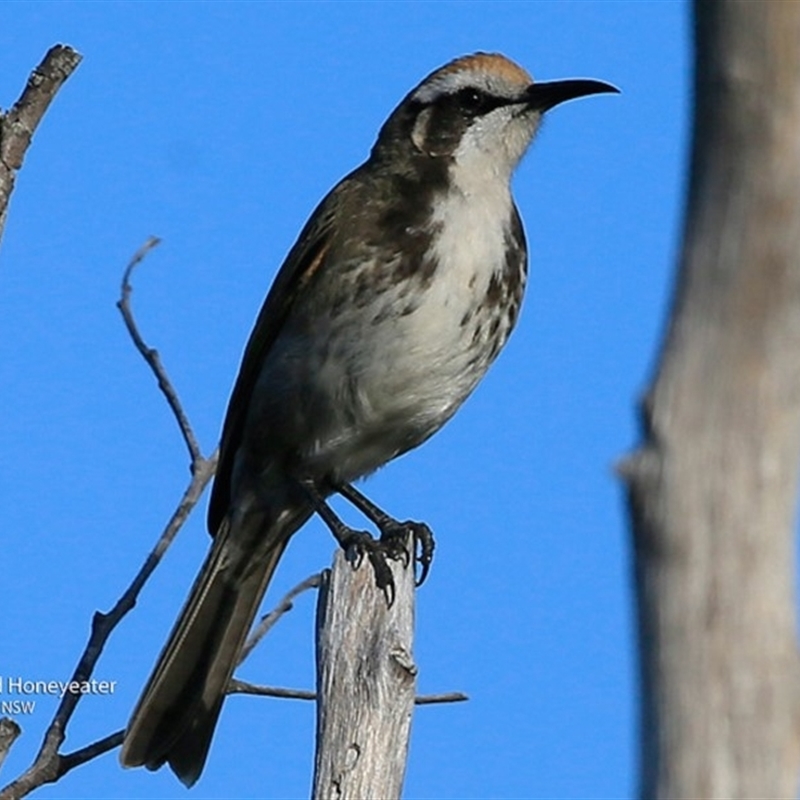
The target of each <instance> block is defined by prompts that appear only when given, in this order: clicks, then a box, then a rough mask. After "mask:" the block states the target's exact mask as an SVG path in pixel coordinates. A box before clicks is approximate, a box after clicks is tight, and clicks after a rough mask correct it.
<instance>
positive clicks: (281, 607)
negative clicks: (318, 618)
mask: <svg viewBox="0 0 800 800" xmlns="http://www.w3.org/2000/svg"><path fill="white" fill-rule="evenodd" d="M321 580H322V575H321V574H320V573H318V572H317V573H315V574H314V575H310V576H309V577H308V578H306V579H305V580H304V581H302V582H301V583H298V584H297V586H295V587H294V589H291V590H289V591H288V592H287V593H286V594H285V595H284V597H283V599H282V600H281V601H280V603H278V605H277V606H275V608H274V609H273V610H272V611H270V612H269V614H265V615H264V616H263V617H261V621H260V622H259V623H258V625H256V627H255V628H254V629H253V632H252V633H251V634H250V636H249V637H248V639H247V641H246V642H245V645H244V647H243V648H242V654H241V655H240V656H239V661H238V662H237V663H236V666H237V667H238V666H239V664H241V663H242V662H243V661H244V660H245V659H246V658H247V656H249V655H250V653H252V652H253V650H254V649H255V647H256V645H257V644H258V643H259V642H260V641H261V640H262V639H263V638H264V637H265V636H266V635H267V633H268V632H269V630H270V628H272V626H273V625H274V624H275V623H276V622H277V621H278V620H279V619H280V618H281V617H282V616H283V615H284V614H285V613H286V612H287V611H291V610H292V608H293V603H292V601H293V600H294V599H295V597H297V595H299V594H302V593H303V592H305V591H307V590H308V589H315V588H317V587H319V584H320V581H321Z"/></svg>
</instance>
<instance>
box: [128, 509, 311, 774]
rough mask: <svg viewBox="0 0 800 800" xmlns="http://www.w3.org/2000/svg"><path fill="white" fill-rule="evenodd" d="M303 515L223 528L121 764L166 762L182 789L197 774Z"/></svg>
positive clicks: (135, 720)
mask: <svg viewBox="0 0 800 800" xmlns="http://www.w3.org/2000/svg"><path fill="white" fill-rule="evenodd" d="M309 514H310V512H306V511H302V512H300V511H299V510H298V511H297V512H296V513H294V514H292V515H290V519H289V520H287V521H286V522H285V523H284V524H282V525H280V527H281V530H280V531H275V530H270V531H268V533H267V535H266V536H265V535H264V531H263V530H261V531H256V530H250V531H247V530H244V531H243V530H241V529H240V530H238V531H236V530H234V529H233V527H232V526H231V525H230V524H228V522H227V521H226V522H225V523H223V525H222V526H221V528H220V530H219V531H218V533H217V535H216V536H215V537H214V544H213V546H212V548H211V551H210V552H209V554H208V556H207V558H206V560H205V563H204V564H203V567H202V569H201V570H200V573H199V574H198V576H197V578H196V580H195V582H194V585H193V586H192V590H191V592H190V594H189V598H188V600H187V601H186V605H185V606H184V608H183V610H182V611H181V614H180V616H179V617H178V621H177V622H176V623H175V627H174V628H173V629H172V633H171V634H170V637H169V639H168V640H167V643H166V645H165V646H164V650H163V651H162V653H161V656H160V657H159V659H158V663H157V664H156V666H155V669H154V670H153V673H152V675H151V676H150V680H149V681H148V682H147V685H146V686H145V689H144V691H143V692H142V696H141V697H140V698H139V702H138V703H137V705H136V708H135V709H134V712H133V715H132V716H131V719H130V722H129V723H128V728H127V730H126V732H125V741H124V743H123V745H122V753H121V754H120V761H121V762H122V765H123V766H125V767H138V766H142V765H144V766H146V767H147V768H148V769H158V768H159V767H161V766H162V765H163V764H165V763H169V765H170V767H171V768H172V770H173V772H175V774H176V775H177V776H178V778H180V780H181V781H182V782H183V783H184V784H185V785H186V786H191V785H192V784H193V783H194V782H195V781H196V780H197V779H198V778H199V777H200V773H201V772H202V770H203V766H204V764H205V761H206V756H207V755H208V749H209V747H210V745H211V738H212V736H213V734H214V728H215V727H216V724H217V718H218V717H219V713H220V710H221V709H222V702H223V700H224V699H225V690H226V688H227V685H228V681H229V680H230V678H231V676H232V674H233V670H234V668H235V666H236V661H237V659H238V657H239V653H240V651H241V649H242V645H243V644H244V640H245V637H246V636H247V632H248V630H249V629H250V626H251V625H252V622H253V619H254V618H255V615H256V612H257V611H258V607H259V605H260V603H261V599H262V598H263V596H264V593H265V592H266V589H267V584H268V583H269V581H270V578H271V577H272V574H273V573H274V571H275V568H276V566H277V564H278V561H279V559H280V557H281V555H282V554H283V551H284V549H285V548H286V544H287V542H288V540H289V537H290V536H291V534H292V533H294V531H296V530H297V529H298V528H299V527H300V526H301V525H302V524H303V522H305V520H306V519H307V518H308V516H309ZM251 524H252V523H251ZM276 534H278V535H276Z"/></svg>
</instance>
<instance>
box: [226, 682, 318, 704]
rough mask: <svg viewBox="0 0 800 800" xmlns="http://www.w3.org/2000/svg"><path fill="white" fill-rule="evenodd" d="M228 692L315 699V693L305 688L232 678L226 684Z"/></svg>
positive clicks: (291, 698)
mask: <svg viewBox="0 0 800 800" xmlns="http://www.w3.org/2000/svg"><path fill="white" fill-rule="evenodd" d="M228 694H253V695H257V696H259V697H280V698H282V699H284V700H316V699H317V693H316V692H309V691H307V690H306V689H283V688H281V687H279V686H260V685H258V684H255V683H248V682H247V681H240V680H239V679H238V678H232V679H231V681H230V683H229V684H228Z"/></svg>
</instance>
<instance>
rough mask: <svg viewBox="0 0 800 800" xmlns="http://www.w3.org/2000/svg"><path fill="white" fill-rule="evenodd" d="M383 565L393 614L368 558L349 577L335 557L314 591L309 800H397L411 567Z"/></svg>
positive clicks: (404, 740)
mask: <svg viewBox="0 0 800 800" xmlns="http://www.w3.org/2000/svg"><path fill="white" fill-rule="evenodd" d="M389 563H390V566H391V569H392V574H393V575H394V580H395V585H396V597H395V599H394V602H393V604H392V605H391V607H388V606H387V602H386V599H385V597H384V595H383V593H382V592H381V591H379V590H378V589H376V588H375V575H374V572H373V570H372V567H371V565H370V563H369V560H368V559H366V558H365V559H364V563H362V564H361V566H360V567H359V569H357V570H355V569H353V567H352V565H351V564H350V563H349V562H348V561H347V558H346V557H345V555H344V553H343V552H342V551H337V553H336V556H335V558H334V566H333V570H332V571H331V572H330V573H326V578H325V580H323V582H322V585H321V586H320V595H319V602H318V607H317V608H318V610H317V752H316V759H315V761H316V763H315V770H314V789H313V798H314V800H323V798H324V800H333V799H334V798H335V799H336V800H365V798H381V800H392V798H398V797H400V793H401V790H402V787H403V777H404V775H405V768H406V757H407V754H408V740H409V735H410V732H411V714H412V712H413V709H414V696H415V689H416V672H417V670H416V667H415V666H414V660H413V655H412V643H413V635H414V568H413V566H412V565H409V566H408V567H404V566H403V565H402V563H400V562H396V561H395V562H389Z"/></svg>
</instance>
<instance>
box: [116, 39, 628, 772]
mask: <svg viewBox="0 0 800 800" xmlns="http://www.w3.org/2000/svg"><path fill="white" fill-rule="evenodd" d="M618 91H619V90H618V89H617V88H616V87H614V86H613V85H611V84H609V83H606V82H603V81H598V80H591V79H568V80H556V81H547V82H537V81H534V80H533V78H532V77H531V76H530V75H529V74H528V72H526V71H525V70H524V69H523V68H522V67H521V66H519V65H518V64H516V63H515V62H514V61H512V60H510V59H509V58H507V57H506V56H504V55H501V54H498V53H485V52H478V53H473V54H470V55H465V56H461V57H459V58H456V59H454V60H452V61H450V62H448V63H447V64H445V65H444V66H442V67H440V68H439V69H436V70H435V71H433V72H432V73H430V74H429V75H428V76H427V77H425V78H424V79H423V80H422V81H421V82H420V83H419V84H418V85H417V86H416V87H414V88H413V89H412V90H411V91H410V92H409V93H408V94H407V95H406V96H405V97H404V98H403V100H402V101H401V102H400V103H399V105H398V106H397V107H396V108H395V109H394V111H392V112H391V114H390V115H389V117H388V119H387V120H386V122H385V123H384V124H383V126H382V127H381V129H380V131H379V133H378V136H377V140H376V142H375V144H374V146H373V147H372V149H371V151H370V155H369V158H368V159H367V160H366V161H365V162H364V163H363V164H362V165H361V166H359V167H358V168H356V169H355V170H354V171H353V172H351V173H350V174H349V175H347V176H346V177H345V178H344V179H343V180H341V181H340V182H339V183H338V184H337V185H336V186H334V188H333V189H332V190H331V191H330V192H329V193H328V194H327V196H325V198H324V199H323V200H322V201H321V202H320V204H319V205H318V206H317V208H316V209H315V210H314V211H313V213H312V214H311V216H310V218H309V219H308V222H307V223H306V224H305V227H303V229H302V231H301V232H300V235H299V237H298V239H297V241H296V243H295V244H294V245H293V247H292V248H291V249H290V250H289V253H288V255H287V256H286V259H285V261H284V262H283V265H282V266H281V268H280V270H279V271H278V273H277V276H276V277H275V279H274V281H273V284H272V286H271V288H270V290H269V292H268V294H267V296H266V299H265V301H264V303H263V306H262V308H261V311H260V312H259V314H258V317H257V320H256V323H255V327H254V329H253V331H252V334H251V336H250V339H249V341H248V343H247V345H246V348H245V350H244V355H243V358H242V362H241V366H240V369H239V373H238V376H237V378H236V382H235V384H234V387H233V391H232V394H231V397H230V401H229V405H228V410H227V414H226V417H225V421H224V424H223V428H222V435H221V443H220V457H219V464H218V468H217V473H216V476H215V479H214V484H213V488H212V493H211V499H210V502H209V509H208V529H209V532H210V534H211V536H212V537H213V543H212V546H211V548H210V551H209V554H208V556H207V557H206V560H205V562H204V564H203V566H202V568H201V570H200V572H199V574H198V576H197V578H196V580H195V582H194V585H193V586H192V588H191V591H190V593H189V596H188V599H187V601H186V604H185V606H184V607H183V610H182V611H181V613H180V616H179V617H178V620H177V622H176V623H175V626H174V628H173V630H172V632H171V634H170V636H169V639H168V641H167V643H166V645H165V646H164V649H163V651H162V652H161V655H160V656H159V659H158V661H157V663H156V666H155V668H154V669H153V672H152V674H151V676H150V678H149V680H148V682H147V684H146V686H145V688H144V690H143V692H142V694H141V697H140V698H139V701H138V703H137V705H136V707H135V709H134V711H133V713H132V715H131V718H130V721H129V723H128V726H127V729H126V731H125V737H124V742H123V747H122V751H121V755H120V760H121V762H122V765H123V766H126V767H133V766H146V767H147V768H149V769H158V768H160V767H161V766H163V765H164V764H165V763H166V764H169V766H170V767H171V769H172V770H173V772H174V773H175V774H176V775H177V777H178V778H179V779H180V780H181V781H182V782H183V783H184V784H186V785H187V786H191V785H192V784H194V783H195V782H196V780H197V779H198V778H199V776H200V774H201V772H202V770H203V768H204V765H205V762H206V759H207V756H208V752H209V748H210V745H211V741H212V737H213V733H214V728H215V726H216V723H217V719H218V717H219V714H220V711H221V708H222V703H223V700H224V697H225V692H226V687H227V685H228V682H229V681H230V679H231V677H232V674H233V670H234V667H235V666H236V663H237V658H238V655H239V653H240V651H241V649H242V646H243V643H244V640H245V637H246V635H247V633H248V630H249V628H250V627H251V625H252V623H253V620H254V618H255V615H256V613H257V611H258V608H259V605H260V603H261V600H262V598H263V596H264V593H265V591H266V588H267V584H268V583H269V580H270V578H271V577H272V575H273V573H274V571H275V568H276V566H277V564H278V561H279V559H280V557H281V555H282V554H283V552H284V549H285V548H286V546H287V544H288V542H289V539H290V538H291V536H292V535H293V534H294V533H295V532H296V531H298V530H299V529H300V528H301V527H302V526H303V524H304V523H305V522H306V521H307V520H308V519H309V518H310V517H311V516H312V515H313V514H314V513H318V514H319V515H320V516H321V517H322V519H323V520H324V521H325V522H326V524H328V526H329V527H330V528H331V529H332V531H333V532H334V535H335V536H336V538H337V540H338V541H339V543H340V544H341V545H342V547H345V548H349V547H354V548H355V550H356V551H357V553H358V554H359V555H360V556H361V557H363V555H364V554H366V555H367V556H368V557H369V560H370V562H371V563H372V565H373V567H374V569H375V581H376V584H377V585H378V586H379V587H380V588H382V589H383V590H384V591H385V592H386V593H387V599H388V600H389V602H391V599H392V596H391V589H392V584H391V572H390V571H389V570H388V569H387V568H386V563H385V559H386V558H387V557H388V558H402V557H403V556H404V555H405V545H404V542H405V540H406V537H407V536H408V535H409V534H410V535H412V536H413V537H414V539H415V540H416V541H417V542H418V544H419V551H418V552H417V545H416V544H415V545H414V554H413V556H412V557H413V558H416V560H417V562H418V563H419V565H420V571H421V577H420V582H421V580H423V579H424V577H425V575H426V574H427V570H428V567H429V565H430V561H431V558H432V554H433V539H432V534H431V532H430V529H429V528H428V527H427V526H426V525H424V524H423V523H416V522H411V521H407V522H398V521H397V520H395V519H394V518H392V517H391V516H390V515H388V514H387V513H386V512H384V511H383V510H382V509H380V508H378V507H377V506H375V505H374V504H372V503H371V502H370V501H369V500H368V499H367V498H366V496H365V495H363V494H362V493H361V492H360V490H358V489H356V488H355V487H354V486H353V482H355V481H356V480H358V479H360V478H363V477H365V476H367V475H369V474H371V473H373V472H375V471H376V470H377V469H378V468H380V467H382V466H383V465H384V464H386V463H387V462H389V461H391V460H392V459H394V458H396V457H397V456H399V455H401V454H403V453H406V452H408V451H409V450H412V449H413V448H415V447H417V446H419V445H420V444H422V443H423V442H425V441H426V440H427V439H428V438H429V437H430V436H432V435H433V434H434V433H436V432H437V431H438V430H439V429H440V428H441V427H442V426H443V425H444V424H445V422H447V421H448V420H449V419H450V418H451V417H452V416H453V414H454V413H455V412H456V411H457V410H458V408H459V407H460V406H461V405H462V403H463V402H464V401H465V399H466V398H467V397H468V396H469V395H470V394H471V392H472V391H473V390H474V389H475V387H476V386H477V384H478V383H479V381H480V380H481V379H482V378H483V376H484V374H485V373H486V371H487V369H488V368H489V366H490V365H491V363H492V362H493V361H494V360H495V358H496V356H497V355H498V353H499V352H500V350H501V349H502V347H503V345H504V344H505V343H506V341H507V339H508V337H509V334H510V333H511V330H512V328H514V326H515V323H516V321H517V317H518V314H519V311H520V305H521V303H522V297H523V292H524V289H525V284H526V278H527V247H526V241H525V235H524V232H523V226H522V221H521V218H520V215H519V212H518V210H517V207H516V205H515V202H514V200H513V198H512V194H511V188H510V181H511V177H512V174H513V172H514V170H515V168H516V166H517V165H518V163H519V162H520V160H521V158H522V156H523V155H524V153H525V152H526V150H527V149H528V146H529V145H530V143H531V141H532V140H533V138H534V136H535V134H536V132H537V130H538V128H539V126H540V123H541V120H542V117H543V115H544V114H545V113H546V112H547V111H549V110H550V109H552V108H553V107H555V106H557V105H559V104H561V103H563V102H565V101H568V100H572V99H576V98H580V97H584V96H587V95H593V94H599V93H613V92H618ZM335 493H338V494H340V495H342V496H344V497H345V498H346V499H347V500H349V501H350V502H351V503H353V504H354V505H355V506H356V507H357V508H358V509H359V510H360V511H361V512H362V513H363V514H364V515H365V516H366V517H367V518H368V519H370V520H372V522H373V523H375V525H376V526H377V528H378V530H379V531H380V534H381V535H380V539H378V540H373V539H372V537H370V536H369V534H367V533H366V532H364V531H357V530H353V529H351V528H349V527H348V526H346V525H345V524H344V523H343V522H342V521H341V520H340V519H339V518H338V517H337V516H336V514H335V513H334V512H333V511H332V509H331V508H330V506H329V505H328V503H327V498H329V497H330V496H331V495H333V494H335ZM387 573H388V574H387Z"/></svg>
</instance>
